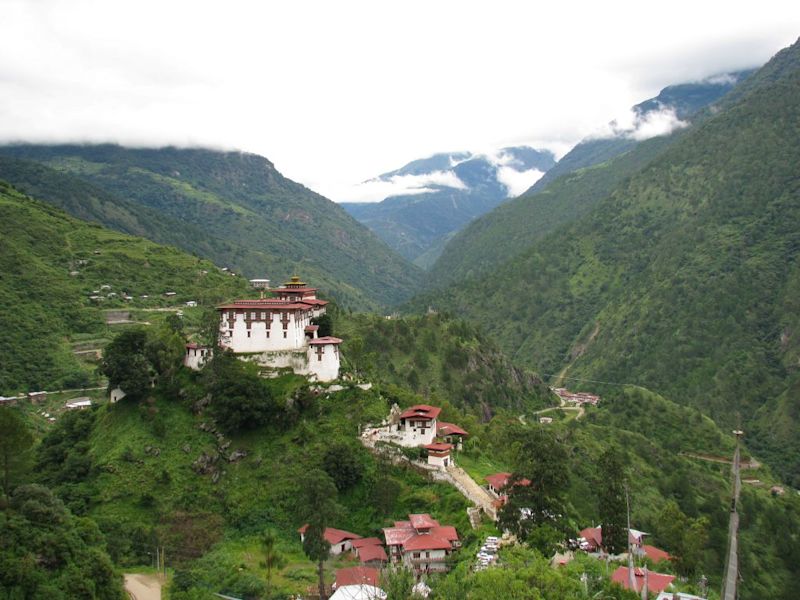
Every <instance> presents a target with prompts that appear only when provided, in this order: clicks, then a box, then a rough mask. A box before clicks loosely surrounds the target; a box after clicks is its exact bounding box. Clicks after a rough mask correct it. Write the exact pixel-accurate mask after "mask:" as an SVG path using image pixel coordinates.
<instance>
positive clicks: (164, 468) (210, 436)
mask: <svg viewBox="0 0 800 600" xmlns="http://www.w3.org/2000/svg"><path fill="white" fill-rule="evenodd" d="M233 363H234V364H233V365H229V366H232V367H234V368H233V371H234V372H231V373H229V374H228V375H227V376H225V380H224V381H226V382H227V383H225V384H224V385H223V386H222V387H223V388H224V389H229V390H230V388H229V386H230V385H232V382H233V381H234V380H236V381H240V382H241V381H247V382H249V383H248V385H254V386H256V387H258V388H259V389H260V391H259V394H264V393H266V399H263V398H262V400H261V401H260V402H262V403H263V404H261V405H260V407H259V411H260V412H259V414H260V415H262V418H261V420H260V421H259V423H257V424H254V423H249V424H248V426H247V429H246V430H241V431H232V432H231V431H225V430H222V431H219V430H218V429H217V428H215V427H214V425H213V423H214V421H213V415H215V414H218V413H217V411H218V410H219V408H218V405H219V403H221V402H222V401H223V400H224V395H219V392H217V391H215V390H216V389H217V388H218V383H219V381H218V378H219V377H220V376H221V375H220V373H222V372H223V371H220V370H219V369H216V368H211V367H208V368H207V370H206V371H204V372H202V373H200V374H197V373H192V372H188V371H185V370H180V371H179V372H177V373H176V374H175V376H174V377H172V378H171V379H167V378H161V379H160V380H159V385H158V386H157V387H156V388H155V389H154V390H153V392H152V395H151V398H149V399H147V400H143V401H142V402H141V403H139V404H138V405H137V403H135V402H132V401H128V400H123V401H122V402H120V403H118V404H116V405H105V406H100V407H97V408H95V409H94V410H92V411H84V412H79V413H70V414H65V415H60V417H59V420H58V422H57V423H56V424H55V425H54V426H52V428H51V430H50V432H49V434H47V435H46V436H45V438H44V440H43V441H42V443H41V445H40V446H39V449H38V450H37V453H36V454H37V464H36V469H35V472H34V475H33V476H34V477H35V478H38V480H39V481H40V482H41V483H43V484H46V485H48V486H50V487H51V488H52V489H53V490H54V491H55V492H56V493H57V494H58V495H59V497H61V498H62V499H63V500H64V501H65V503H66V504H67V506H68V507H69V508H70V509H71V510H72V511H73V512H74V513H76V514H78V515H81V516H82V517H89V518H91V519H92V520H93V521H95V522H96V523H97V524H98V525H99V527H100V529H101V531H102V532H103V534H104V537H105V540H106V543H107V546H108V552H109V554H110V556H111V557H112V559H113V560H114V561H115V563H116V565H117V566H118V567H120V568H130V567H131V566H133V565H137V564H138V565H140V564H147V563H148V562H149V560H150V557H149V554H148V553H149V552H152V551H153V549H154V547H155V546H157V545H158V546H160V547H163V548H165V549H166V552H167V561H168V564H169V566H170V568H171V569H174V577H173V582H172V586H171V589H170V594H171V596H170V597H174V598H179V599H188V598H200V599H206V598H209V599H210V598H213V595H212V593H213V592H222V593H227V594H229V595H233V596H236V597H242V598H245V597H246V598H259V597H276V598H285V597H286V596H287V595H288V594H290V593H302V592H304V591H305V590H306V589H308V588H309V587H311V586H313V584H314V577H315V567H314V565H313V564H312V563H311V562H310V561H308V560H307V559H306V558H305V556H304V555H303V552H302V549H301V545H300V542H299V538H298V536H297V533H296V528H297V527H298V526H299V525H300V524H301V522H302V521H300V516H299V514H300V512H301V510H302V507H301V506H298V498H300V497H301V487H302V486H303V484H304V481H305V480H306V479H305V477H306V474H307V473H308V472H309V471H311V470H313V469H316V468H320V467H322V468H324V469H326V470H328V471H329V472H330V475H331V477H333V479H334V481H336V482H338V483H337V487H338V488H339V490H338V492H337V493H336V501H337V503H338V504H339V505H340V508H341V510H340V512H339V516H338V517H337V519H336V521H335V523H334V524H333V525H334V526H337V527H340V528H343V529H346V530H348V531H354V532H356V533H358V534H361V535H364V536H368V535H380V529H381V527H384V526H387V525H389V524H391V523H392V521H393V520H397V519H402V518H404V517H405V516H406V515H407V514H408V513H409V512H429V513H431V514H432V516H434V517H435V518H437V519H440V520H441V521H442V522H443V523H450V524H453V525H455V526H456V527H457V529H458V532H459V535H460V537H461V539H462V541H463V543H464V549H463V550H462V551H460V552H459V553H458V554H456V557H455V559H454V560H453V564H452V567H453V572H452V574H451V575H449V576H446V577H439V578H436V577H432V578H431V579H429V580H428V581H429V583H430V584H431V586H432V587H433V588H434V596H433V597H434V598H438V599H448V600H449V599H451V598H456V597H458V598H461V597H464V598H466V597H469V598H480V597H482V596H481V595H480V593H479V592H478V590H480V589H485V586H486V585H487V580H488V581H492V580H493V579H494V578H493V576H492V575H491V574H492V573H495V574H497V577H500V575H502V577H501V579H502V580H503V581H501V582H496V583H495V585H502V586H508V585H510V583H511V582H512V581H516V582H517V583H516V584H514V585H515V586H519V585H522V583H521V582H522V581H524V582H525V586H524V589H526V590H529V591H528V592H526V594H530V595H519V596H515V597H520V598H531V599H533V598H537V596H536V591H538V592H539V593H544V594H546V595H545V597H554V598H555V597H558V598H575V599H577V598H582V597H585V596H583V595H582V591H581V590H582V587H581V585H580V576H581V573H582V572H584V571H586V570H587V569H589V571H590V572H591V573H592V574H593V576H594V577H593V579H592V582H591V585H592V589H593V591H599V590H600V589H604V587H607V584H604V583H603V581H604V576H607V573H606V572H605V570H604V566H605V565H604V563H602V562H598V561H597V560H596V559H588V560H584V559H579V560H578V561H577V563H576V564H574V565H572V566H571V567H570V568H568V569H564V570H560V569H559V570H551V569H550V567H546V566H545V565H546V563H545V560H544V559H543V558H542V557H541V555H539V554H536V553H534V552H532V551H531V550H529V549H526V548H517V549H513V550H509V551H507V552H506V553H505V554H504V555H503V560H504V561H506V564H508V565H509V566H511V565H516V566H515V567H514V568H513V569H498V570H489V571H487V572H486V574H473V573H471V572H470V567H471V565H472V564H473V563H474V554H475V551H476V550H477V548H478V547H479V545H480V541H481V539H482V538H483V537H484V536H485V535H489V534H491V533H496V530H495V529H494V528H493V527H492V526H491V525H489V524H485V525H483V526H482V528H481V529H480V530H477V531H475V530H472V529H471V528H470V526H469V524H468V520H467V516H466V512H465V508H466V506H467V504H466V502H465V500H464V499H463V498H462V497H461V495H460V494H459V493H458V492H457V491H456V490H455V489H454V488H452V487H450V486H447V485H445V484H442V483H433V482H431V481H430V480H428V479H427V478H426V477H424V476H423V475H421V474H420V473H419V472H418V471H417V470H415V469H409V468H406V467H403V466H397V465H395V466H393V465H391V464H390V463H389V462H387V461H384V460H381V459H380V458H379V457H377V456H376V455H374V454H372V453H370V452H368V451H367V450H366V449H364V448H363V447H361V446H360V444H359V443H358V441H357V435H358V425H361V424H364V423H366V422H369V421H373V422H374V421H375V420H378V419H380V418H382V417H383V416H385V414H387V412H388V410H389V407H390V405H391V403H392V402H393V401H395V400H397V397H396V396H395V395H393V394H391V393H389V394H387V393H385V391H384V390H381V389H379V388H373V389H371V390H368V391H363V390H359V389H357V388H347V389H345V390H342V391H339V392H327V393H326V392H325V391H324V390H322V392H321V393H315V392H314V391H313V390H312V389H310V388H309V387H308V386H307V384H306V382H304V380H303V379H302V378H299V377H295V376H285V377H282V378H278V379H271V380H263V379H262V380H260V382H259V379H258V377H256V376H255V375H254V373H253V372H252V370H251V369H250V367H248V366H245V365H244V364H243V363H238V367H236V363H237V361H235V360H234V361H233ZM228 377H232V379H228ZM256 382H259V383H256ZM209 394H210V397H209ZM419 400H420V398H418V397H415V396H414V395H413V394H411V393H410V391H409V392H406V395H404V397H403V398H401V399H400V402H401V405H402V406H407V405H408V404H410V403H412V402H418V401H419ZM23 410H25V411H26V412H27V414H28V417H29V418H32V419H36V418H37V416H36V415H35V414H31V413H30V411H29V409H28V408H23ZM263 411H266V412H263ZM516 416H517V415H515V413H513V412H505V411H503V410H499V411H498V414H497V415H496V416H495V417H494V418H493V419H492V420H491V421H489V422H487V423H481V422H479V421H478V420H477V419H475V418H474V417H475V415H474V414H469V413H463V412H461V411H459V410H456V409H453V408H452V407H446V408H445V411H444V413H443V414H442V418H443V419H447V420H449V421H453V422H456V423H460V424H462V425H464V426H466V427H467V428H468V429H469V431H470V437H469V439H468V441H467V443H466V445H465V449H464V451H463V452H461V453H459V455H458V458H457V461H458V462H459V464H461V466H462V467H463V468H464V469H466V470H467V471H468V472H469V473H470V474H472V475H473V477H474V478H476V479H477V480H481V478H482V476H483V475H485V474H487V473H490V472H496V471H500V470H506V469H514V468H515V466H514V465H515V449H516V448H517V447H518V446H519V444H520V443H521V442H523V441H524V440H526V439H528V438H529V437H530V436H537V435H539V434H541V433H544V434H551V435H552V436H553V437H554V438H555V440H556V443H557V444H558V445H559V446H560V447H563V448H564V450H565V452H566V454H565V457H566V460H565V462H564V464H563V465H562V468H563V469H564V470H565V471H566V472H567V473H568V475H569V486H568V491H567V494H566V498H565V503H564V505H563V508H562V510H563V512H564V514H565V515H567V516H568V527H569V529H570V531H572V532H573V533H572V534H573V535H574V532H576V531H577V530H578V529H580V528H581V527H584V526H587V525H588V524H591V523H592V522H597V519H598V518H599V515H600V513H599V499H598V495H597V487H598V484H599V479H600V477H601V472H600V470H599V468H598V464H599V459H600V457H601V456H602V454H603V453H604V452H605V451H606V450H607V449H608V448H609V447H610V446H612V445H617V446H618V447H620V448H622V457H623V458H622V460H623V464H624V468H625V472H626V473H628V475H629V477H630V482H631V495H632V499H633V519H634V523H635V524H636V525H637V526H638V527H640V528H642V529H643V530H645V531H648V532H649V533H650V536H651V537H650V541H651V542H652V543H654V544H656V545H658V546H659V547H663V548H666V549H667V550H669V551H670V552H673V553H677V552H679V551H680V547H679V546H676V545H674V544H677V543H678V542H677V541H676V540H674V539H673V537H671V536H672V534H671V530H670V529H669V528H668V527H666V526H665V523H664V517H663V515H664V514H667V513H665V511H668V510H673V511H677V513H675V512H673V513H670V514H676V515H677V516H679V517H680V518H685V519H702V521H701V525H702V529H703V530H704V531H705V534H704V536H707V541H706V543H705V544H704V545H703V547H702V550H701V551H700V552H699V553H696V555H695V559H696V563H693V565H692V567H691V574H690V578H689V583H688V584H684V585H683V588H684V589H696V588H695V587H694V585H695V582H696V579H697V578H698V577H699V575H700V574H701V573H702V574H705V575H706V576H707V577H708V578H709V580H710V585H711V589H712V590H716V589H718V586H719V582H720V576H721V573H722V559H723V556H724V553H725V547H726V531H727V516H728V510H727V506H728V495H729V468H728V466H727V465H724V464H716V463H713V462H705V461H702V460H696V459H694V458H690V457H686V456H681V454H680V453H682V452H696V453H710V454H717V455H722V456H723V457H725V456H728V455H729V454H730V452H731V450H732V441H731V439H730V438H729V437H728V436H726V435H724V434H722V433H721V432H720V431H719V429H718V428H717V427H716V426H715V425H714V424H713V423H712V422H711V421H710V420H708V419H707V418H704V417H702V415H700V413H699V412H698V411H696V410H694V409H689V408H687V407H682V406H679V405H676V404H674V403H672V402H669V401H667V400H664V399H662V398H659V397H657V396H654V395H652V394H650V393H648V392H645V391H642V390H638V389H634V388H626V389H619V388H617V389H615V390H610V391H609V393H608V395H604V397H603V401H602V402H601V404H600V406H599V407H597V408H590V409H589V410H588V412H587V414H586V417H585V418H584V419H580V420H575V419H565V420H563V421H560V420H559V419H556V421H555V422H554V423H553V424H552V425H550V426H547V427H542V426H540V425H538V424H530V423H528V424H524V423H523V422H521V421H520V420H519V419H517V418H516ZM554 416H555V415H554ZM331 448H342V449H344V455H345V456H347V457H349V459H347V460H344V459H341V458H340V459H338V460H339V461H340V462H337V463H328V462H327V461H328V459H327V458H326V457H327V456H329V454H330V450H331ZM535 459H536V460H542V461H543V462H548V461H550V460H552V457H535ZM341 461H343V462H341ZM326 465H328V466H327V467H326ZM332 465H333V467H332ZM335 465H338V466H335ZM343 465H346V466H343ZM345 473H346V474H347V477H346V478H345ZM748 476H749V477H757V478H759V480H760V481H761V483H760V484H759V485H755V486H754V485H748V486H747V487H746V489H745V491H744V492H743V497H744V499H745V500H744V502H745V504H746V507H747V511H746V516H745V518H744V519H743V524H742V535H741V547H742V557H743V559H742V569H743V570H742V573H743V578H744V584H743V590H742V594H741V598H743V600H746V599H755V598H765V597H769V598H789V597H790V596H787V595H786V593H787V592H790V591H791V586H790V585H789V582H790V581H791V580H792V578H793V577H796V575H797V563H796V562H795V561H794V560H793V557H794V555H795V554H796V553H795V552H793V551H791V550H787V546H788V547H789V548H792V547H795V546H796V542H797V540H796V539H795V538H796V536H797V530H798V529H797V528H798V526H800V523H798V514H800V513H798V512H797V508H798V498H797V497H795V496H794V495H787V496H785V497H772V496H771V495H770V494H769V492H768V486H769V485H771V483H772V481H774V479H773V477H772V475H771V474H770V471H769V470H768V469H765V468H761V469H759V470H757V471H751V472H749V473H748ZM670 506H674V508H673V509H671V508H670ZM706 520H707V521H706ZM265 530H271V531H273V532H274V534H275V535H276V538H277V543H276V546H277V549H278V551H279V553H280V554H281V556H282V557H283V561H282V562H281V563H280V566H278V567H277V568H276V569H275V572H274V573H273V575H272V581H271V583H268V582H267V580H266V573H265V569H264V567H263V566H262V565H261V564H260V563H261V561H262V560H263V555H262V550H261V545H260V539H261V535H262V533H263V532H264V531H265ZM779 531H781V532H783V535H777V532H779ZM517 561H519V564H517ZM352 565H353V562H352V560H350V559H348V558H347V557H342V558H339V559H331V560H329V561H327V562H326V564H325V572H326V577H327V580H328V581H332V574H333V570H334V569H335V568H338V567H342V566H352ZM534 565H536V566H537V569H539V571H538V574H537V575H535V576H532V575H531V573H530V572H529V571H527V569H530V568H533V567H534ZM592 565H596V566H595V567H593V566H592ZM612 568H613V566H612ZM675 568H676V567H674V566H669V565H661V566H660V568H659V570H660V571H663V570H665V569H666V570H673V572H674V569H675ZM0 584H2V576H1V575H0ZM0 589H2V588H0ZM499 589H505V587H503V588H499ZM268 590H269V591H268ZM457 590H460V591H457ZM270 594H274V596H271V595H270ZM398 597H399V598H403V599H405V598H407V596H405V595H401V596H398ZM484 597H485V596H484ZM604 597H606V598H617V599H622V598H626V596H624V595H619V593H618V592H616V593H611V590H610V589H607V595H605V596H604ZM711 598H715V596H714V595H713V593H712V595H711Z"/></svg>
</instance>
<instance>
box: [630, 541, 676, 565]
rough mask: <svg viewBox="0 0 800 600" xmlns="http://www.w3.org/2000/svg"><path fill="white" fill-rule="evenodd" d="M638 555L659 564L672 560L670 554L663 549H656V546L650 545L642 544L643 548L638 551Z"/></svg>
mask: <svg viewBox="0 0 800 600" xmlns="http://www.w3.org/2000/svg"><path fill="white" fill-rule="evenodd" d="M637 553H638V554H639V555H640V556H646V557H647V558H649V559H650V560H651V561H653V562H654V563H659V562H661V561H662V560H670V559H671V558H672V557H671V556H670V555H669V552H666V551H664V550H662V549H661V548H656V547H655V546H651V545H650V544H642V546H641V548H639V549H638V552H637Z"/></svg>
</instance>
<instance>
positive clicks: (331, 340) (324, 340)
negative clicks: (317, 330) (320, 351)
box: [308, 335, 342, 346]
mask: <svg viewBox="0 0 800 600" xmlns="http://www.w3.org/2000/svg"><path fill="white" fill-rule="evenodd" d="M308 343H309V344H310V345H312V346H319V345H327V344H341V343H342V340H340V339H339V338H337V337H333V336H332V335H326V336H325V337H321V338H316V339H313V340H308Z"/></svg>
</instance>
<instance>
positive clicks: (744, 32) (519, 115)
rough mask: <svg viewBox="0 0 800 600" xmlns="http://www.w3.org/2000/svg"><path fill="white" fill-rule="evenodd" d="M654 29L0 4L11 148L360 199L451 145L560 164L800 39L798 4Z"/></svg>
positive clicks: (725, 10)
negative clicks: (230, 157) (227, 165)
mask: <svg viewBox="0 0 800 600" xmlns="http://www.w3.org/2000/svg"><path fill="white" fill-rule="evenodd" d="M576 14H580V16H581V18H579V19H576V18H575V15H576ZM686 14H691V15H692V18H691V19H686V18H685V15H686ZM653 16H654V15H653V13H652V11H647V10H642V9H641V6H640V3H639V2H638V1H637V0H620V1H619V2H615V4H614V7H613V9H609V6H608V4H607V3H594V4H591V3H584V2H575V1H574V0H565V1H564V2H559V3H550V4H546V5H542V4H533V3H519V2H514V1H513V0H497V1H496V2H493V3H491V4H488V3H471V2H458V1H456V0H440V1H439V2H434V3H431V2H427V1H425V0H408V1H407V2H405V3H404V4H403V5H402V7H399V5H398V4H396V3H377V2H373V3H364V2H352V1H351V0H342V1H341V2H335V3H331V2H323V1H322V0H308V1H307V2H302V3H299V2H284V3H267V2H259V1H257V0H240V1H239V2H235V3H229V4H220V3H219V2H214V1H212V0H171V1H170V2H162V1H160V0H136V1H134V0H118V1H115V2H96V1H94V0H71V1H70V2H63V1H60V0H36V1H34V2H31V1H30V0H0V22H2V23H3V35H2V36H0V140H35V141H75V140H81V141H117V142H122V143H127V144H140V145H145V144H148V145H164V144H179V145H190V144H202V145H209V146H214V147H223V148H238V149H242V150H245V151H249V152H256V153H258V154H262V155H264V156H266V157H267V158H269V159H270V160H272V161H273V162H274V163H275V165H276V167H277V168H278V169H279V170H281V171H282V172H283V173H284V174H285V175H286V176H288V177H290V178H292V179H295V180H297V181H300V182H302V183H303V184H305V185H307V186H308V187H310V188H312V189H315V190H317V191H319V192H321V193H323V194H325V195H327V196H329V197H332V198H333V199H334V200H345V199H347V197H346V196H341V195H339V194H340V193H343V192H344V191H346V190H347V189H349V184H350V183H352V182H357V181H363V180H364V179H366V178H368V177H372V176H374V175H375V174H376V173H384V172H387V171H389V170H391V169H393V168H396V166H397V165H398V164H403V163H404V161H405V160H407V158H408V157H417V156H426V155H429V154H432V153H434V152H436V151H439V150H440V149H442V148H490V149H491V148H500V147H503V146H515V145H525V144H527V145H532V146H533V147H536V148H542V147H545V148H550V149H552V150H554V151H555V152H556V153H557V155H562V154H563V153H564V152H565V151H566V150H567V149H569V147H570V146H571V145H573V144H575V143H576V142H577V141H578V140H580V139H581V138H583V137H584V136H586V135H587V134H588V133H589V132H590V131H592V130H593V129H594V128H595V127H596V126H597V124H598V123H603V122H606V121H607V120H608V117H609V115H614V114H616V113H617V112H618V111H619V110H620V108H621V107H622V108H624V107H628V106H632V105H634V104H636V103H637V102H640V101H641V100H643V99H645V98H649V97H652V96H654V95H655V94H656V93H657V92H658V90H659V89H660V88H661V87H664V86H665V85H669V84H673V83H679V82H681V81H692V80H698V79H702V78H703V77H707V76H709V75H712V74H715V73H721V72H726V71H729V70H732V69H739V68H744V67H749V66H755V65H757V64H760V63H763V62H764V61H766V60H767V59H768V58H769V57H770V56H771V55H772V54H774V53H775V52H777V51H778V50H779V49H780V48H782V47H784V46H786V45H788V44H791V43H792V42H794V41H795V39H796V38H797V32H798V31H800V4H798V3H796V2H795V3H788V2H785V1H781V0H762V2H759V3H757V4H754V3H744V2H740V3H737V2H734V3H730V2H725V3H723V2H721V0H719V1H718V0H711V1H709V2H700V3H698V2H696V0H692V1H691V2H690V1H689V0H675V1H674V2H673V4H671V5H670V10H669V11H661V12H659V14H658V18H659V26H658V27H653V26H652V20H653ZM454 19H457V21H458V23H459V26H458V27H452V26H451V25H452V23H453V22H454ZM409 32H413V43H409ZM476 32H480V35H476ZM675 32H680V35H676V34H675ZM497 48H503V52H502V56H500V57H498V54H497V52H496V49H497ZM454 55H458V56H460V57H463V58H462V59H460V60H451V59H450V57H452V56H454Z"/></svg>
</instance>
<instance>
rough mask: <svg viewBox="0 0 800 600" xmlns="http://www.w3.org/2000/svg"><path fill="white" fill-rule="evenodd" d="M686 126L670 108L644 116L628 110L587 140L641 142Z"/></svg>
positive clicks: (660, 109)
mask: <svg viewBox="0 0 800 600" xmlns="http://www.w3.org/2000/svg"><path fill="white" fill-rule="evenodd" d="M688 125H689V123H687V122H686V121H681V120H680V119H679V118H678V116H677V115H676V114H675V109H674V108H673V107H671V106H661V107H660V108H659V109H658V110H650V111H648V112H646V113H645V114H644V115H640V114H639V113H637V112H636V111H634V110H631V109H629V110H627V111H625V112H624V113H622V114H620V116H618V117H617V118H616V119H614V120H613V121H611V122H610V123H607V124H606V125H604V126H603V127H601V128H599V129H597V130H596V131H594V132H593V133H591V134H590V135H588V136H587V137H588V138H589V139H604V138H614V137H624V138H629V139H633V140H637V141H642V140H647V139H650V138H652V137H658V136H661V135H668V134H670V133H672V132H673V131H675V130H676V129H681V128H683V127H687V126H688Z"/></svg>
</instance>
